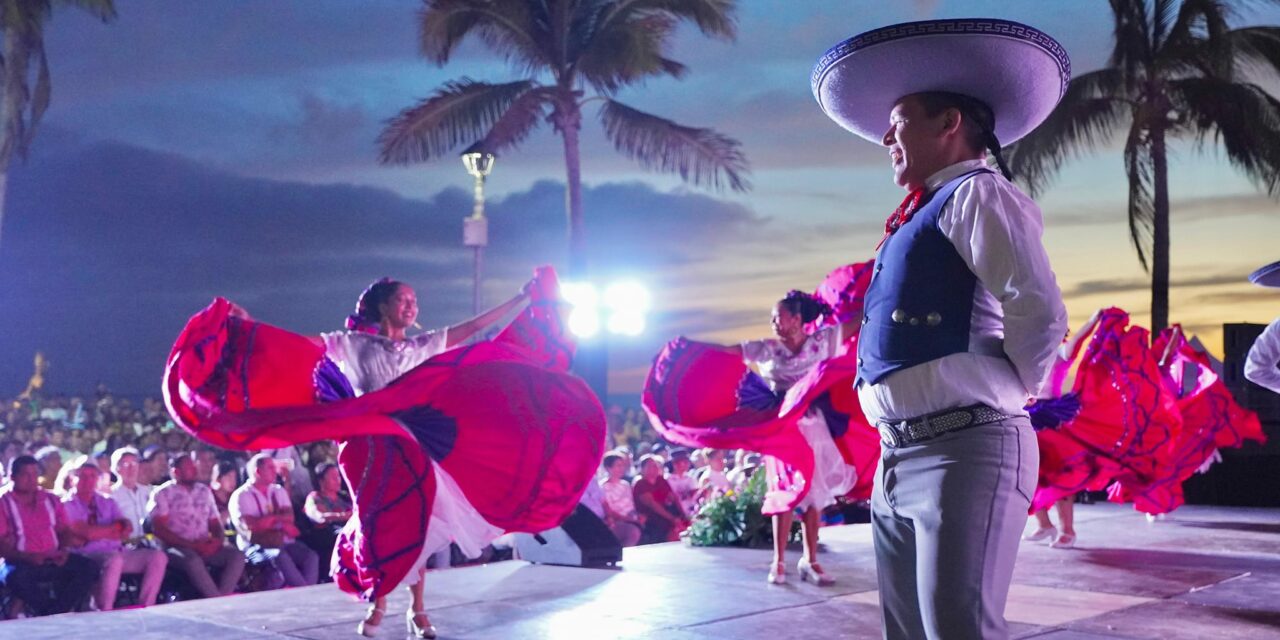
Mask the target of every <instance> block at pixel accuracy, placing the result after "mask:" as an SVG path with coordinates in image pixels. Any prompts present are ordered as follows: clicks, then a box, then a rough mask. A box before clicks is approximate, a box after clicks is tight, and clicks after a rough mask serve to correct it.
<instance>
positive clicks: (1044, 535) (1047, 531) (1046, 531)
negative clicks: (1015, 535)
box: [1022, 527, 1058, 542]
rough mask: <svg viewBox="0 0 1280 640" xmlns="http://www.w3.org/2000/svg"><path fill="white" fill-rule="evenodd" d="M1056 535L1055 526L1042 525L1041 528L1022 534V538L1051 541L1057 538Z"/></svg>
mask: <svg viewBox="0 0 1280 640" xmlns="http://www.w3.org/2000/svg"><path fill="white" fill-rule="evenodd" d="M1057 537H1058V528H1057V527H1044V528H1041V529H1036V530H1035V531H1032V532H1031V533H1027V534H1023V536H1022V539H1023V540H1026V541H1027V542H1040V541H1041V540H1049V541H1050V542H1052V541H1053V540H1055V539H1057Z"/></svg>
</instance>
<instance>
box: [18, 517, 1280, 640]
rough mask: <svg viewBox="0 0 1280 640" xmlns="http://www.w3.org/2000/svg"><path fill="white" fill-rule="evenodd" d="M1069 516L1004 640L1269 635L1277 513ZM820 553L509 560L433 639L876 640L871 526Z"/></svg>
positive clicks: (262, 599) (217, 636)
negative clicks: (816, 571) (603, 563)
mask: <svg viewBox="0 0 1280 640" xmlns="http://www.w3.org/2000/svg"><path fill="white" fill-rule="evenodd" d="M1076 514H1077V516H1076V517H1077V520H1078V525H1077V530H1078V532H1079V535H1080V540H1079V543H1078V546H1077V548H1075V549H1072V550H1058V549H1050V548H1048V547H1046V546H1043V545H1041V544H1031V543H1025V542H1024V543H1023V546H1022V549H1021V552H1020V555H1019V557H1018V565H1017V572H1016V575H1015V577H1014V585H1013V590H1012V594H1011V596H1010V598H1009V606H1008V609H1007V612H1006V613H1007V616H1008V618H1009V620H1010V621H1011V627H1012V631H1013V634H1014V635H1015V637H1019V638H1032V637H1034V638H1043V639H1044V640H1090V639H1115V638H1151V639H1160V640H1178V639H1184V638H1185V639H1187V640H1207V639H1213V638H1223V639H1227V638H1230V639H1238V638H1249V639H1255V638H1259V639H1260V638H1280V535H1277V534H1280V509H1229V508H1206V507H1184V508H1182V509H1179V510H1178V511H1177V512H1176V513H1175V514H1174V515H1173V516H1171V517H1170V518H1169V519H1167V520H1162V521H1157V522H1150V523H1149V522H1147V521H1146V519H1145V518H1144V517H1143V516H1142V515H1141V514H1139V513H1136V512H1134V511H1133V510H1132V509H1129V508H1127V507H1123V506H1116V505H1077V507H1076ZM822 542H823V546H824V548H825V549H824V550H825V555H824V556H823V557H822V563H823V565H824V566H825V567H826V569H827V572H828V573H830V574H832V575H833V576H835V577H837V579H838V582H837V583H836V585H835V586H832V587H827V588H819V587H816V586H813V585H809V584H797V583H795V580H794V573H792V574H791V575H790V576H789V577H791V578H792V580H791V582H790V583H788V584H787V585H783V586H774V585H769V584H766V583H765V574H766V572H767V571H768V563H769V552H768V551H764V550H746V549H707V548H692V547H687V546H684V545H683V544H674V543H673V544H667V545H656V546H650V547H643V548H636V549H628V550H627V551H626V555H625V559H624V561H623V563H622V566H621V568H620V569H618V570H603V569H580V568H571V567H553V566H542V565H530V564H528V563H525V562H521V561H512V562H500V563H496V564H491V565H487V566H479V567H467V568H460V569H450V570H446V571H439V572H433V573H431V574H429V575H428V576H427V598H428V603H429V604H428V607H429V611H430V613H431V618H432V620H433V622H435V624H436V626H437V628H438V629H439V630H440V637H441V638H474V639H479V638H494V639H497V638H501V639H504V640H513V639H517V638H590V639H591V640H599V639H605V638H662V639H670V640H698V639H701V640H707V639H710V638H721V639H723V638H744V639H745V638H765V639H778V640H781V639H784V638H785V639H787V640H793V639H800V638H824V639H826V638H879V637H880V622H879V611H878V609H877V606H876V591H875V589H876V574H875V562H874V559H873V557H872V552H871V532H870V529H869V528H868V526H867V525H849V526H842V527H829V528H826V529H823V532H822ZM797 557H798V556H797V555H796V554H794V553H793V554H792V556H791V562H794V561H795V559H796V558H797ZM793 567H794V565H793V566H792V567H791V568H793ZM401 591H403V590H401ZM405 606H406V596H405V595H404V594H403V593H398V594H396V596H395V597H393V599H392V601H391V605H390V610H389V615H388V616H387V622H386V625H385V627H384V628H383V629H382V633H381V634H380V635H379V637H381V638H401V637H404V626H403V625H404V621H403V618H402V617H401V616H400V615H399V613H400V612H403V611H404V609H405ZM362 611H363V608H362V607H361V606H360V605H359V604H358V603H356V602H354V601H352V600H350V599H348V598H346V597H345V596H343V595H341V594H340V593H338V591H337V589H336V588H334V587H333V585H319V586H315V587H307V588H303V589H291V590H284V591H274V592H267V593H255V594H246V595H237V596H231V597H226V598H218V599H213V600H203V601H196V602H180V603H175V604H169V605H163V606H158V607H152V608H150V609H134V610H126V611H117V612H111V613H81V614H69V615H62V616H52V617H48V618H38V619H31V620H20V621H9V622H2V623H0V638H5V639H14V640H37V639H39V638H59V639H65V638H87V639H92V640H100V639H106V638H130V639H132V640H144V639H151V638H155V639H162V638H163V639H166V640H167V639H173V638H200V639H202V640H230V639H232V638H277V639H278V638H316V639H323V638H342V639H344V640H351V639H352V638H355V637H356V635H355V631H354V629H355V625H356V622H357V621H359V620H360V618H361V615H362Z"/></svg>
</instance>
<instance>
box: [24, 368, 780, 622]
mask: <svg viewBox="0 0 1280 640" xmlns="http://www.w3.org/2000/svg"><path fill="white" fill-rule="evenodd" d="M0 402H3V404H2V405H0V406H2V407H3V413H0V559H2V560H3V563H2V564H0V584H3V587H2V588H0V601H2V602H3V604H4V606H3V608H0V616H2V617H4V618H17V617H26V616H36V615H47V614H53V613H62V612H66V611H76V610H110V609H113V608H115V607H117V606H150V605H154V604H156V603H157V602H164V601H172V600H178V599H192V598H203V597H213V596H218V595H225V594H230V593H235V592H244V591H257V590H264V589H272V588H279V587H291V586H303V585H309V584H315V583H317V582H320V581H327V580H329V579H330V577H329V575H328V574H329V559H330V558H331V557H332V553H333V546H334V543H335V540H336V538H337V534H338V531H339V530H340V529H341V527H342V525H343V524H344V523H345V522H346V521H347V519H348V518H349V517H350V516H351V510H352V503H351V500H350V497H349V496H348V495H347V492H346V489H345V487H344V485H343V482H342V476H341V474H340V473H339V469H338V466H337V464H336V457H337V448H336V446H335V444H334V443H333V442H330V441H323V442H316V443H312V444H311V445H309V446H307V447H306V448H305V449H302V448H288V449H278V450H267V451H263V452H259V453H256V454H254V455H252V456H250V454H249V453H246V452H240V451H230V450H226V449H220V448H218V447H214V446H210V445H207V444H204V443H201V442H199V441H197V440H196V439H194V438H192V437H191V436H190V435H189V434H187V433H186V432H185V431H183V430H182V429H180V428H177V427H176V426H175V425H174V424H173V422H172V421H171V419H170V418H169V416H168V414H167V412H166V411H165V410H164V405H163V403H162V402H161V401H160V400H159V399H157V398H146V399H144V400H143V401H142V402H141V404H136V405H135V404H134V403H133V402H132V401H130V400H129V399H125V398H120V397H117V396H115V395H114V394H112V393H111V392H110V391H109V390H108V389H107V388H106V387H105V386H102V385H100V386H99V387H98V388H97V389H96V390H95V391H94V392H93V393H92V394H86V395H83V396H66V395H53V394H51V395H48V396H43V395H42V394H40V393H34V394H30V395H28V396H27V397H21V398H8V399H3V400H0ZM608 416H609V424H610V445H611V446H612V447H613V448H612V449H611V450H610V451H609V452H608V453H607V454H606V455H605V458H604V463H603V464H602V466H601V471H600V480H599V482H598V483H593V484H592V485H591V487H589V488H588V492H587V495H586V496H585V497H584V499H583V501H584V503H585V504H587V505H588V506H589V507H591V508H592V510H593V511H595V512H596V514H597V515H598V516H600V518H601V519H602V520H604V521H605V522H606V523H607V524H608V525H609V527H610V528H611V529H612V530H613V531H614V532H615V534H617V535H618V538H619V540H620V541H621V542H622V543H623V544H624V545H626V546H632V545H636V544H649V543H656V542H666V541H670V540H675V539H677V538H678V536H679V534H680V532H681V531H683V530H684V528H685V527H687V526H688V524H689V522H690V521H691V520H692V518H693V517H694V516H695V515H696V513H697V510H698V508H699V507H700V506H701V504H702V503H704V502H705V501H706V500H708V499H710V498H712V497H714V496H716V495H719V494H722V493H724V492H725V491H728V490H730V489H731V488H733V487H740V486H741V485H743V484H745V481H746V480H747V479H748V478H749V477H750V474H751V473H752V472H753V471H754V470H755V469H757V468H758V467H759V466H760V457H759V456H758V455H755V454H749V453H747V452H743V451H739V452H736V455H730V456H728V457H729V459H726V457H727V456H726V452H725V451H721V450H713V449H705V450H694V451H688V450H685V449H671V448H669V445H668V444H667V443H666V442H664V441H663V440H662V438H660V437H659V436H658V434H657V433H656V432H655V431H654V430H653V428H652V427H651V426H650V425H649V423H648V420H647V419H646V417H645V416H644V414H643V412H641V411H640V410H639V409H638V408H630V409H624V408H622V407H620V406H617V405H614V406H611V407H610V409H609V412H608ZM251 453H252V452H251ZM633 470H634V473H633ZM435 562H436V564H437V565H439V563H441V562H445V563H448V562H450V559H449V558H437V559H436V560H435Z"/></svg>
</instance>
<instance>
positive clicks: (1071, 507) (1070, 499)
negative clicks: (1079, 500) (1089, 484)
mask: <svg viewBox="0 0 1280 640" xmlns="http://www.w3.org/2000/svg"><path fill="white" fill-rule="evenodd" d="M1075 502H1076V497H1075V496H1073V495H1072V496H1067V497H1065V498H1063V499H1061V500H1059V501H1058V502H1057V503H1055V504H1056V506H1057V509H1058V525H1059V526H1060V527H1061V528H1062V533H1064V534H1067V535H1071V536H1074V535H1076V522H1075ZM1046 517H1047V516H1046Z"/></svg>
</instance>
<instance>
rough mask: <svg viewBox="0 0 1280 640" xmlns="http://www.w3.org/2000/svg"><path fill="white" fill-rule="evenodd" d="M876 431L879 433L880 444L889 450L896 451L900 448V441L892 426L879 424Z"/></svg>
mask: <svg viewBox="0 0 1280 640" xmlns="http://www.w3.org/2000/svg"><path fill="white" fill-rule="evenodd" d="M876 430H877V431H879V432H880V442H882V443H884V446H886V447H889V448H890V449H897V448H898V447H900V446H902V439H901V438H900V437H899V436H898V431H897V430H896V429H894V428H893V425H892V424H889V423H887V422H881V423H879V424H877V425H876Z"/></svg>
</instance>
